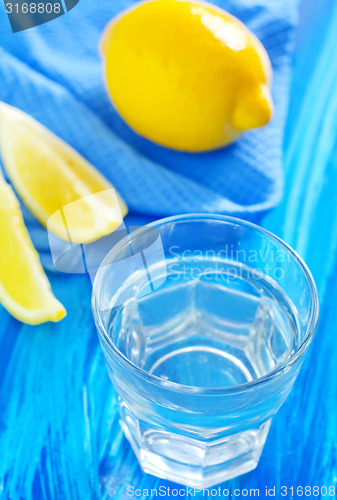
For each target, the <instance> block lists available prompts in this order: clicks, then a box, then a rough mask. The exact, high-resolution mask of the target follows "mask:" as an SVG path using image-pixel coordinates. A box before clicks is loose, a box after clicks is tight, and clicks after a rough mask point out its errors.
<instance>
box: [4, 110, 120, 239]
mask: <svg viewBox="0 0 337 500" xmlns="http://www.w3.org/2000/svg"><path fill="white" fill-rule="evenodd" d="M0 149H1V156H2V160H3V163H4V166H5V168H6V171H7V174H8V176H9V178H10V180H11V182H12V184H13V186H14V188H15V190H16V191H17V193H18V194H19V196H20V197H21V198H22V200H23V201H24V203H25V204H26V205H27V207H28V208H29V209H30V211H31V212H32V213H33V214H34V215H35V217H36V218H37V219H38V220H39V221H40V222H41V224H43V225H44V226H46V227H48V230H50V231H52V232H53V233H55V234H56V235H57V236H59V237H60V238H63V239H65V240H68V241H69V240H70V241H72V242H76V243H87V242H90V241H93V240H95V239H98V238H100V237H101V236H104V235H106V234H109V233H111V232H112V231H113V230H114V229H116V228H117V227H118V226H119V225H120V224H121V222H122V219H123V216H124V215H125V214H126V213H127V207H126V205H125V203H124V201H123V200H122V198H121V197H120V195H119V194H118V192H117V191H116V189H114V187H113V186H112V185H111V184H110V182H108V181H107V179H105V177H103V176H102V175H101V174H100V173H99V172H98V171H97V170H96V169H95V168H94V167H93V166H92V165H91V164H90V163H88V162H87V161H86V160H85V159H84V158H83V157H82V156H81V155H80V154H79V153H77V152H76V151H75V150H74V149H72V148H71V147H70V146H69V145H68V144H66V143H65V142H64V141H62V140H61V139H60V138H59V137H57V136H55V135H54V134H52V133H51V132H50V131H49V130H48V129H46V128H45V127H44V126H42V125H41V124H40V123H38V122H37V121H36V120H34V119H33V118H32V117H30V116H28V115H27V114H26V113H23V112H22V111H20V110H18V109H16V108H13V107H12V106H8V105H7V104H4V103H0Z"/></svg>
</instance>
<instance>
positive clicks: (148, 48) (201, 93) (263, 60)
mask: <svg viewBox="0 0 337 500" xmlns="http://www.w3.org/2000/svg"><path fill="white" fill-rule="evenodd" d="M102 53H103V55H104V58H105V73H106V82H107V87H108V91H109V94H110V97H111V99H112V101H113V103H114V105H115V107H116V108H117V110H118V112H119V113H120V115H121V116H122V117H123V118H124V119H125V121H126V122H127V123H128V124H129V125H130V126H131V127H132V128H133V129H134V130H135V131H136V132H138V133H139V134H140V135H142V136H144V137H146V138H148V139H150V140H152V141H154V142H157V143H159V144H161V145H163V146H166V147H169V148H174V149H178V150H182V151H192V152H196V151H207V150H212V149H216V148H219V147H221V146H225V145H226V144H229V143H231V142H232V141H233V140H235V139H236V138H237V137H238V136H239V135H240V134H241V133H242V132H244V131H245V130H248V129H252V128H257V127H262V126H263V125H265V124H266V123H268V121H269V120H270V118H271V115H272V100H271V97H270V80H271V65H270V61H269V58H268V55H267V53H266V51H265V49H264V47H263V46H262V44H261V43H260V41H259V40H258V39H257V38H256V37H255V36H254V35H253V34H252V33H251V32H250V31H249V30H248V29H247V28H246V26H245V25H244V24H242V23H241V22H240V21H239V20H238V19H236V18H235V17H233V16H231V15H230V14H228V13H227V12H225V11H224V10H222V9H220V8H218V7H216V6H214V5H211V4H209V3H204V2H202V3H201V2H200V3H199V2H190V1H185V0H152V1H147V2H141V3H138V4H136V5H135V6H134V7H133V8H132V9H129V10H127V11H125V12H123V13H122V14H120V15H119V16H118V17H116V18H115V19H113V20H112V21H111V23H110V24H109V25H108V27H107V28H106V30H105V33H104V35H103V42H102Z"/></svg>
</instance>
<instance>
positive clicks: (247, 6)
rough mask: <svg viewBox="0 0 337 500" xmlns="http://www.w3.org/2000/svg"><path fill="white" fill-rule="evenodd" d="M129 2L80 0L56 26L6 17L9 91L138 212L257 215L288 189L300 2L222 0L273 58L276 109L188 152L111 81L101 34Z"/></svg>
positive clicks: (4, 74) (1, 65)
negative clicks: (129, 107)
mask: <svg viewBox="0 0 337 500" xmlns="http://www.w3.org/2000/svg"><path fill="white" fill-rule="evenodd" d="M134 3H135V2H132V1H130V0H114V1H111V0H100V2H92V0H80V2H79V3H78V5H76V7H74V8H73V9H72V10H71V11H70V12H68V13H66V14H65V15H63V16H61V17H59V18H57V19H55V20H53V21H50V22H48V23H47V24H44V25H41V26H38V27H36V28H32V29H29V30H26V31H21V32H19V33H14V34H13V33H12V32H11V29H10V24H9V21H8V19H7V17H6V16H5V15H4V13H3V15H1V16H0V32H1V42H0V44H1V47H0V99H1V100H3V101H5V102H7V103H9V104H12V105H14V106H17V107H18V108H20V109H22V110H24V111H26V112H27V113H29V114H31V115H32V116H33V117H35V118H36V119H37V120H39V121H40V122H41V123H43V124H44V125H46V126H47V127H48V128H50V129H51V130H52V131H54V132H55V133H56V134H58V135H59V136H61V137H62V138H63V139H65V140H66V141H67V142H68V143H70V144H71V145H72V146H73V147H75V148H76V149H77V150H78V151H79V152H80V153H82V154H83V155H84V156H85V157H86V158H87V159H88V160H89V161H90V162H92V163H93V164H94V165H95V166H96V167H97V168H98V169H99V170H100V171H101V172H102V173H103V174H104V175H105V176H106V177H107V178H108V179H110V181H111V182H112V183H113V184H114V185H115V186H116V187H117V189H118V190H119V191H120V192H121V194H122V195H123V197H124V198H125V200H126V202H127V204H128V206H129V208H130V210H131V211H133V212H136V213H139V214H147V215H148V216H151V217H152V218H153V217H161V216H168V215H173V214H179V213H185V212H210V213H212V212H213V213H221V214H232V215H238V216H240V217H245V218H253V219H254V218H255V219H256V218H257V217H258V216H259V215H261V214H263V213H264V212H265V211H267V210H268V209H270V208H271V207H273V206H274V205H276V204H277V203H278V201H279V200H280V197H281V195H282V168H281V157H282V138H283V129H284V124H285V117H286V108H287V95H288V86H289V76H290V63H291V48H292V38H293V33H294V25H295V23H296V14H297V5H296V2H294V1H293V0H273V1H272V2H271V1H269V0H255V1H254V0H217V1H215V2H214V3H215V4H217V5H219V6H220V7H222V8H224V9H226V10H228V11H229V12H230V13H231V14H233V15H235V16H237V17H238V18H239V19H240V20H242V21H243V22H244V23H245V24H246V25H247V26H248V27H249V28H250V29H251V30H252V32H253V33H255V34H256V35H257V36H258V38H259V39H260V40H261V41H262V43H263V44H264V46H265V48H266V49H267V51H268V54H269V56H270V59H271V62H272V65H273V70H274V77H273V98H274V102H275V107H276V113H275V117H274V119H273V121H272V122H271V123H270V124H269V125H268V126H266V127H265V128H263V129H260V130H256V131H254V132H248V133H246V134H245V135H244V136H243V137H241V138H240V139H239V140H238V141H237V142H236V143H235V144H233V145H231V146H230V147H227V148H225V149H222V150H220V151H216V152H212V153H204V154H187V153H180V152H176V151H171V150H168V149H166V148H163V147H160V146H157V145H155V144H152V143H150V142H149V141H147V140H145V139H143V138H141V137H140V136H138V135H137V134H135V133H134V132H133V131H132V130H130V128H129V127H128V126H127V125H126V124H125V123H124V122H123V121H122V119H121V118H120V117H119V116H118V114H117V113H116V111H115V110H114V108H113V106H112V105H111V103H110V101H109V99H108V96H107V94H106V91H105V88H104V83H103V76H102V75H103V72H102V61H101V59H100V56H99V51H98V46H99V39H100V36H101V33H102V30H103V29H104V27H105V25H106V24H107V22H108V21H109V20H110V19H111V18H112V17H113V16H114V15H115V14H116V13H118V12H120V11H121V10H123V9H125V8H127V7H129V6H130V5H132V4H134Z"/></svg>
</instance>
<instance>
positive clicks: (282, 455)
mask: <svg viewBox="0 0 337 500" xmlns="http://www.w3.org/2000/svg"><path fill="white" fill-rule="evenodd" d="M336 26H337V3H336V2H333V1H329V0H324V1H321V2H317V3H316V2H314V1H313V0H306V1H305V2H304V3H303V5H302V11H301V23H300V29H299V34H298V40H297V49H296V56H295V60H294V70H293V78H292V89H291V99H290V109H289V118H288V124H287V130H286V140H285V146H284V155H285V195H284V199H283V202H282V204H281V205H280V206H279V207H278V208H277V209H276V210H274V211H273V212H272V213H270V214H269V215H268V216H267V217H265V219H264V221H263V225H264V226H265V227H266V228H268V229H270V230H271V231H273V232H275V233H276V234H278V235H279V236H281V237H282V238H284V239H285V240H286V241H287V242H288V243H290V244H291V245H292V246H293V247H294V248H295V249H297V250H298V251H299V253H300V254H301V255H302V256H303V257H304V258H305V260H306V261H307V263H308V265H309V267H310V268H311V270H312V272H313V275H314V278H315V280H316V282H317V285H318V289H319V294H320V300H321V320H320V324H319V329H318V332H317V336H316V339H315V341H314V343H313V346H312V347H311V349H310V351H309V353H308V355H307V357H306V360H305V363H304V366H303V369H302V371H301V373H300V375H299V378H298V380H297V382H296V384H295V387H294V389H293V391H292V393H291V394H290V396H289V398H288V400H287V402H286V403H285V404H284V406H283V407H282V409H281V410H280V411H279V413H278V415H277V416H276V417H275V418H274V421H273V424H272V426H271V429H270V433H269V437H268V440H267V443H266V446H265V449H264V451H263V454H262V457H261V460H260V464H259V466H258V468H257V469H256V470H255V471H253V472H252V473H249V474H246V475H244V476H242V477H239V478H236V479H234V480H232V481H229V482H227V483H225V484H224V485H222V487H226V488H228V489H229V490H231V492H234V489H235V488H241V489H242V488H246V489H248V490H249V489H250V488H259V490H260V495H259V497H260V498H265V487H266V486H268V488H272V487H273V486H275V487H276V496H275V497H276V498H297V496H296V495H294V496H293V497H292V495H291V494H290V490H288V491H289V494H288V496H287V497H281V495H280V487H281V486H283V485H284V486H287V487H288V488H290V487H291V486H294V487H295V488H296V487H297V486H306V485H309V486H315V485H317V486H323V485H325V486H332V485H335V486H337V370H336V365H337V333H336V330H337V321H336V314H337V313H336V311H337V307H336V303H337V258H336V257H337V252H336V247H337V209H336V205H337V57H336V47H337V29H336ZM51 280H52V283H53V288H54V290H55V293H56V295H57V297H58V298H59V299H60V300H61V301H62V302H63V303H64V304H65V306H66V307H67V310H68V316H67V318H66V319H65V320H64V321H62V322H61V323H59V324H57V325H53V324H48V325H43V326H41V327H34V328H32V327H29V326H26V325H22V324H21V323H19V322H17V321H16V320H14V319H13V318H11V317H10V316H9V315H8V314H7V313H6V312H5V311H4V310H1V311H0V498H1V500H2V499H4V500H7V499H8V500H9V499H10V500H40V499H41V500H47V499H51V500H54V499H61V500H63V499H66V500H96V499H100V500H101V499H102V500H108V499H111V500H113V499H116V500H119V499H122V500H125V499H127V498H131V497H130V496H128V495H127V491H126V488H127V486H128V485H133V486H134V487H135V488H141V489H143V488H148V489H149V490H150V489H151V488H158V487H159V486H160V485H163V486H166V487H167V486H170V487H173V488H174V487H175V486H176V485H174V484H170V483H168V482H166V481H161V480H159V479H156V478H154V477H152V476H148V475H146V474H143V473H142V472H141V470H140V467H139V466H138V464H137V461H136V459H135V457H134V455H133V452H132V451H131V449H130V446H129V445H128V443H127V441H126V440H125V438H124V437H123V434H122V432H121V430H120V427H119V424H118V418H117V415H116V405H115V398H114V393H113V389H112V386H111V384H110V382H109V380H108V376H107V373H106V369H105V366H104V360H103V356H102V354H101V351H100V348H99V345H98V340H97V335H96V331H95V327H94V324H93V320H92V315H91V310H90V305H89V304H90V292H91V284H90V281H89V280H88V279H87V278H86V277H84V276H77V277H71V278H69V276H62V275H53V276H51ZM65 284H66V285H67V286H65ZM185 493H186V491H185ZM180 497H181V498H184V495H182V494H181V495H178V497H175V498H180ZM206 497H207V495H204V496H202V494H199V495H196V496H195V497H194V498H206ZM134 498H135V497H134ZM137 498H149V497H145V496H144V495H143V496H140V497H137ZM152 498H155V495H152ZM158 498H159V496H158ZM169 498H174V497H173V496H172V495H171V496H170V497H169ZM215 498H220V497H219V496H218V497H215ZM224 498H225V497H224ZM236 498H253V496H251V495H248V496H243V495H241V496H237V497H236ZM306 498H308V496H307V497H306ZM309 498H323V496H321V495H319V496H316V497H314V496H313V495H311V496H310V497H309ZM325 498H335V496H330V497H329V496H326V497H325Z"/></svg>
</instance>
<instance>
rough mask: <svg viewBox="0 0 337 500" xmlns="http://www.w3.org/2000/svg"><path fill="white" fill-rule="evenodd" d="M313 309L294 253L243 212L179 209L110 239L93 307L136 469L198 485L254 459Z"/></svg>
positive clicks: (291, 377)
mask: <svg viewBox="0 0 337 500" xmlns="http://www.w3.org/2000/svg"><path fill="white" fill-rule="evenodd" d="M318 309H319V305H318V297H317V291H316V287H315V283H314V281H313V278H312V276H311V274H310V272H309V270H308V268H307V267H306V265H305V264H304V262H303V261H302V260H301V259H300V257H299V256H298V255H297V254H296V253H295V252H294V251H293V250H292V249H291V248H290V247H289V246H288V245H286V244H285V243H284V242H283V241H281V240H280V239H279V238H277V237H276V236H274V235H272V234H271V233H269V232H268V231H265V230H264V229H261V228H260V227H258V226H255V225H253V224H250V223H248V222H244V221H241V220H238V219H234V218H230V217H222V216H218V215H183V216H178V217H171V218H168V219H163V220H159V221H157V222H154V223H152V224H150V225H148V226H145V227H143V228H141V229H139V230H137V231H134V232H132V233H130V234H129V235H128V236H127V237H125V238H123V239H122V240H121V241H120V242H119V243H117V245H116V246H114V247H113V248H112V250H111V251H110V252H109V254H108V255H107V257H106V258H105V260H104V261H103V263H102V265H101V266H100V268H99V269H98V271H97V274H96V278H95V281H94V290H93V313H94V318H95V322H96V325H97V329H98V332H99V339H100V343H101V346H102V348H103V352H104V355H105V358H106V362H107V367H108V371H109V375H110V377H111V380H112V383H113V385H114V387H115V389H116V391H117V394H118V402H119V411H120V422H121V426H122V428H123V430H124V432H125V435H126V437H127V439H128V440H129V442H130V443H131V446H132V448H133V450H134V452H135V454H136V455H137V457H138V460H139V462H140V464H141V466H142V468H143V470H144V471H145V472H148V473H151V474H154V475H156V476H159V477H162V478H165V479H169V480H172V481H175V482H178V483H182V484H185V485H188V486H193V487H203V488H205V487H208V486H212V485H214V484H217V483H219V482H222V481H224V480H227V479H229V478H232V477H234V476H237V475H239V474H243V473H245V472H248V471H250V470H252V469H254V468H255V467H256V465H257V464H258V461H259V458H260V455H261V452H262V449H263V446H264V443H265V440H266V437H267V434H268V430H269V426H270V423H271V419H272V417H273V415H274V414H275V413H276V412H277V410H278V409H279V408H280V406H281V405H282V403H283V402H284V401H285V399H286V397H287V396H288V394H289V392H290V390H291V388H292V386H293V383H294V381H295V378H296V376H297V374H298V372H299V369H300V367H301V364H302V361H303V354H304V353H305V352H306V350H307V348H308V346H309V344H310V342H311V341H312V338H313V336H314V333H315V330H316V326H317V321H318ZM290 425H291V424H290Z"/></svg>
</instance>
